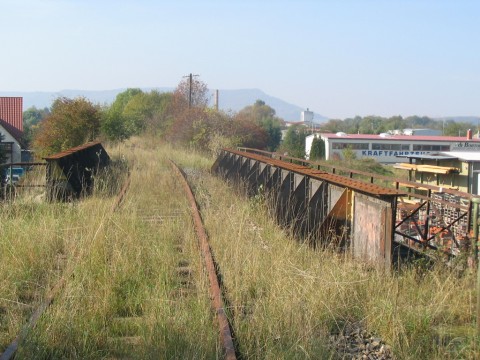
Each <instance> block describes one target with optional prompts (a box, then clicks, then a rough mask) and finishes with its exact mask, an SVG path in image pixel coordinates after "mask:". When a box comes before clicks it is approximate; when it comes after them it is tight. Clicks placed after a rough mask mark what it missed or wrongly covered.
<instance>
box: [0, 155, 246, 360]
mask: <svg viewBox="0 0 480 360" xmlns="http://www.w3.org/2000/svg"><path fill="white" fill-rule="evenodd" d="M170 166H171V169H172V170H173V173H174V174H175V176H176V179H177V180H176V181H178V183H179V184H181V185H182V188H183V190H184V196H185V197H186V198H187V199H188V202H189V207H190V213H191V215H190V216H191V219H193V223H194V228H195V233H196V235H197V240H198V250H199V252H200V254H201V257H202V263H203V266H204V269H205V272H203V273H204V274H205V275H206V276H207V277H208V283H209V294H210V299H211V308H212V313H213V316H214V318H215V319H216V322H217V325H218V334H219V338H220V344H221V347H222V351H221V353H222V356H223V357H224V358H225V359H228V360H233V359H236V358H237V356H236V350H235V346H234V341H233V336H232V330H231V327H230V324H229V321H228V318H227V315H226V313H225V308H224V302H223V299H222V291H221V288H220V281H219V278H218V276H217V271H218V265H217V264H215V262H214V259H213V256H212V253H211V250H210V246H209V244H208V237H207V233H206V231H205V228H204V227H203V223H202V219H201V215H200V212H199V210H198V207H197V205H196V201H195V197H194V194H193V192H192V190H191V188H190V186H189V184H188V182H187V180H186V178H185V174H184V173H183V171H182V170H181V169H180V168H179V167H178V166H177V165H176V164H175V163H174V162H172V161H170ZM130 183H131V177H130V176H128V177H127V179H126V181H125V183H124V185H123V186H122V188H121V190H120V192H119V194H118V195H117V198H116V201H115V202H114V203H113V205H112V207H111V209H110V211H111V213H114V212H116V211H117V210H119V209H120V206H121V204H122V201H124V199H125V197H126V196H127V191H128V189H129V186H130ZM178 196H180V194H179V195H178ZM137 211H138V215H137V216H138V218H139V220H140V221H141V222H143V223H146V224H148V226H153V227H155V226H159V225H160V224H162V223H164V222H166V221H167V222H168V221H172V220H175V219H178V218H179V217H180V216H181V215H182V210H181V209H177V210H175V209H174V211H173V212H171V213H169V214H161V213H159V209H155V208H150V209H148V208H144V209H142V208H139V209H137ZM183 242H184V240H179V241H178V244H177V245H176V247H177V251H178V252H179V253H180V255H179V256H180V257H181V258H180V259H179V260H178V262H177V264H176V269H175V273H176V274H177V276H178V278H179V279H180V280H179V283H180V286H179V288H178V289H177V290H176V292H175V294H173V297H176V298H181V297H185V296H190V295H191V294H192V292H195V291H196V289H195V279H194V276H193V273H194V272H195V270H194V269H192V264H191V263H190V261H189V260H188V257H187V258H185V256H184V255H185V254H182V253H183V251H184V247H185V244H184V243H183ZM72 273H73V268H70V269H64V272H63V274H62V275H61V278H60V280H59V281H58V282H57V283H56V284H55V286H54V287H53V288H52V289H51V290H50V291H49V292H48V294H47V295H46V296H45V297H44V300H43V301H42V302H41V304H40V305H39V306H38V307H37V308H36V309H35V311H34V312H33V313H32V315H31V317H30V319H29V320H28V322H27V324H26V325H25V326H24V327H23V328H22V329H21V331H20V333H19V334H18V335H17V337H16V338H15V339H14V340H13V341H12V342H11V343H10V344H9V345H8V346H7V348H6V349H5V350H4V352H3V353H2V354H0V360H10V359H13V358H15V356H16V353H17V350H18V349H19V347H20V346H21V344H22V342H23V341H25V340H26V339H27V338H28V337H29V336H30V332H31V331H32V330H33V329H34V328H35V327H36V325H37V322H38V321H39V319H40V318H41V317H42V315H43V314H44V313H45V311H46V310H47V309H48V308H49V307H50V306H51V305H52V304H53V303H54V302H55V300H56V298H58V297H59V295H60V293H61V292H62V289H64V288H65V286H66V283H68V281H69V278H70V277H71V276H72ZM145 322H146V320H145V319H144V318H143V317H142V313H141V311H140V312H139V313H138V314H137V313H128V312H127V313H126V314H118V315H117V316H116V317H113V318H111V319H110V323H111V324H113V326H114V327H115V328H119V329H132V328H135V327H138V325H139V324H141V323H145ZM107 344H108V345H107V346H108V347H109V348H110V349H113V350H112V351H110V354H111V356H112V357H111V358H112V359H123V358H125V356H127V357H129V354H130V355H132V354H135V353H138V349H139V347H141V346H143V345H145V344H144V342H143V340H142V338H141V336H138V335H137V334H135V333H131V334H130V333H129V332H128V331H127V332H125V331H123V330H121V331H120V333H119V334H117V335H112V336H110V337H108V339H107ZM114 349H118V351H115V350H114Z"/></svg>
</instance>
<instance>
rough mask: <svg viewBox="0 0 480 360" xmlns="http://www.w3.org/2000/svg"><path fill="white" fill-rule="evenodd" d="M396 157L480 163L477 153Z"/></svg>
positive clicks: (441, 153)
mask: <svg viewBox="0 0 480 360" xmlns="http://www.w3.org/2000/svg"><path fill="white" fill-rule="evenodd" d="M397 157H404V158H408V159H421V160H455V159H458V160H461V161H467V162H475V161H479V162H480V152H478V151H441V152H438V153H430V154H423V155H399V156H397Z"/></svg>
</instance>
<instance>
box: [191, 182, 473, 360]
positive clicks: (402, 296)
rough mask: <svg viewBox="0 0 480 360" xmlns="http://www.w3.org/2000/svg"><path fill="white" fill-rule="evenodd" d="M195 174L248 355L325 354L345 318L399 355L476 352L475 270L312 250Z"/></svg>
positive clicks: (254, 206)
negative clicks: (383, 265) (375, 263)
mask: <svg viewBox="0 0 480 360" xmlns="http://www.w3.org/2000/svg"><path fill="white" fill-rule="evenodd" d="M203 179H204V181H203V183H202V184H200V185H199V186H198V188H197V193H198V194H199V196H200V197H199V198H200V199H201V205H202V211H203V214H204V219H205V222H206V224H207V228H208V230H209V232H210V236H211V242H212V244H213V245H212V246H213V248H214V251H215V256H216V257H217V260H218V261H219V263H220V264H221V265H220V266H221V269H222V274H223V278H224V282H225V286H226V288H227V289H228V296H229V298H230V302H231V304H232V317H233V322H234V326H235V332H236V334H237V336H238V339H239V340H238V342H239V344H240V346H241V352H242V354H244V355H245V356H246V357H247V358H262V359H277V358H329V357H330V356H332V355H331V353H330V352H329V350H328V346H327V339H328V335H329V334H330V333H332V332H337V331H338V330H341V328H342V327H343V326H344V325H345V324H346V323H347V322H352V321H362V322H363V323H364V324H365V326H366V328H367V329H368V330H369V331H371V332H373V333H376V334H378V335H379V336H380V337H382V338H383V339H384V340H385V341H386V342H387V343H388V344H389V345H390V346H392V349H393V352H394V354H395V356H396V358H397V359H457V358H462V359H475V358H477V357H478V354H479V352H478V351H479V348H478V343H475V339H474V336H473V334H474V332H473V330H474V308H475V291H474V289H475V276H474V275H473V274H462V275H459V274H458V273H456V272H454V271H452V270H451V269H449V268H447V267H445V266H443V265H442V264H438V265H437V266H435V267H434V268H433V269H430V270H424V269H423V270H420V269H417V268H415V267H411V268H405V269H402V270H401V271H399V272H394V271H392V272H388V271H385V270H384V269H380V268H371V267H367V266H365V265H364V264H362V263H361V262H359V261H358V260H355V259H352V258H350V256H348V255H335V254H333V253H331V252H329V251H324V252H322V251H316V252H314V251H312V250H311V249H310V248H308V247H307V246H306V245H304V244H302V243H299V242H298V241H297V240H295V239H292V238H291V237H290V236H289V234H288V232H287V231H283V232H282V231H280V230H279V229H278V226H277V225H276V224H275V223H274V222H273V220H272V219H271V217H270V216H269V215H268V214H269V211H267V210H268V209H267V208H266V207H265V206H258V199H256V198H253V199H250V200H249V199H246V198H244V197H243V195H242V194H241V191H238V192H237V194H235V193H234V192H232V187H227V186H226V184H224V183H223V181H221V180H219V179H216V178H211V177H208V176H206V177H204V178H203ZM205 179H208V180H205ZM446 329H448V330H446Z"/></svg>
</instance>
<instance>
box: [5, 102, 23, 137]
mask: <svg viewBox="0 0 480 360" xmlns="http://www.w3.org/2000/svg"><path fill="white" fill-rule="evenodd" d="M0 119H3V120H4V121H5V122H7V123H8V124H10V125H11V126H13V127H14V128H16V129H18V130H19V131H20V132H23V98H21V97H0Z"/></svg>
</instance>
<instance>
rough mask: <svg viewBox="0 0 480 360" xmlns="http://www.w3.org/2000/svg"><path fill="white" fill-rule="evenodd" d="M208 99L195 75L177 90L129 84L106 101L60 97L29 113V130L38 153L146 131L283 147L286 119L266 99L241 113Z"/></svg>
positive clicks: (187, 139)
mask: <svg viewBox="0 0 480 360" xmlns="http://www.w3.org/2000/svg"><path fill="white" fill-rule="evenodd" d="M208 102H209V91H208V88H207V86H206V84H205V83H203V82H202V81H200V80H198V79H196V78H195V79H193V80H192V81H191V82H190V81H189V80H188V79H186V80H183V81H181V82H180V83H179V84H178V86H177V88H176V89H175V90H174V91H173V92H165V93H161V92H158V91H156V90H152V91H149V92H144V91H142V90H141V89H136V88H131V89H127V90H125V91H123V92H121V93H119V94H118V95H117V96H116V98H115V101H114V102H113V103H112V104H110V105H105V106H101V105H99V104H93V103H92V102H90V101H89V100H88V99H86V98H83V97H79V98H75V99H69V98H65V97H60V98H57V99H56V100H54V101H53V104H52V106H51V107H50V108H45V109H37V108H35V107H32V108H30V109H28V110H27V111H25V112H24V129H25V134H24V135H25V140H26V142H27V143H28V144H29V147H30V148H31V149H32V150H34V152H35V154H36V155H37V157H44V156H48V155H50V154H53V153H56V152H60V151H63V150H65V149H68V148H71V147H74V146H78V145H80V144H83V143H85V142H88V141H91V140H94V139H108V140H111V141H124V140H127V139H128V138H130V137H131V136H135V135H140V134H142V133H146V132H147V133H149V134H152V135H155V136H158V137H160V138H162V139H164V140H166V141H170V142H172V143H175V144H181V145H185V146H192V147H195V148H198V149H201V150H207V151H212V152H214V153H216V152H218V150H219V149H221V148H224V147H236V146H244V147H252V148H259V149H267V150H271V151H274V150H277V149H278V148H279V146H280V141H281V138H282V133H281V131H282V128H283V127H284V121H283V119H281V118H279V117H278V116H276V114H275V110H274V109H273V108H271V107H270V106H268V105H267V104H265V102H264V101H262V100H257V101H256V102H255V103H254V104H252V105H250V106H247V107H245V108H244V109H242V110H241V111H239V112H238V113H227V112H224V111H220V110H216V109H213V108H210V107H208Z"/></svg>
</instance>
